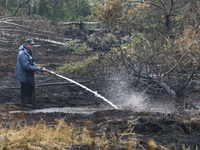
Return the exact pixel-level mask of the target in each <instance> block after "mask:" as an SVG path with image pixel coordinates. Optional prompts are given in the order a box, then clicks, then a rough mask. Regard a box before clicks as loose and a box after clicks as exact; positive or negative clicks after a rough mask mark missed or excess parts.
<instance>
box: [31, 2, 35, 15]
mask: <svg viewBox="0 0 200 150" xmlns="http://www.w3.org/2000/svg"><path fill="white" fill-rule="evenodd" d="M34 2H35V0H31V4H30V15H32V14H33V7H34Z"/></svg>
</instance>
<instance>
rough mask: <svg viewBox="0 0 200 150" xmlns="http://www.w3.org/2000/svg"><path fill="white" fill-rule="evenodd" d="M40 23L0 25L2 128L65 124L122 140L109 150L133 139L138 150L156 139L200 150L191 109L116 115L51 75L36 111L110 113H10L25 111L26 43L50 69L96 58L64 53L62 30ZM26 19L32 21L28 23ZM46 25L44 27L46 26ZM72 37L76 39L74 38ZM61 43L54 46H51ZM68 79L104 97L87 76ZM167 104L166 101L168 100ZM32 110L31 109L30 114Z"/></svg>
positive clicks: (199, 126) (199, 127) (41, 82)
mask: <svg viewBox="0 0 200 150" xmlns="http://www.w3.org/2000/svg"><path fill="white" fill-rule="evenodd" d="M40 19H41V18H13V17H9V18H1V21H0V40H1V42H0V77H1V79H0V80H1V82H0V95H1V97H0V106H1V108H0V111H1V114H0V115H1V119H0V122H1V124H2V125H7V124H8V123H9V122H13V121H16V122H20V121H21V122H22V124H23V122H24V121H26V123H27V124H30V125H31V124H34V123H35V122H40V120H41V119H42V120H43V121H45V122H46V123H47V124H51V125H52V124H56V121H55V120H56V119H60V118H62V119H64V120H65V121H66V122H67V123H74V124H76V125H77V126H79V127H80V128H81V127H83V126H86V127H87V128H88V129H90V130H91V131H94V132H95V134H97V135H99V136H100V135H101V134H102V133H106V137H107V139H108V140H109V137H110V135H113V134H114V135H115V136H116V137H117V140H118V141H117V143H115V144H113V143H112V142H110V147H109V149H126V147H125V143H126V142H128V141H130V139H131V140H132V143H133V145H132V147H133V148H134V149H146V148H147V147H146V140H147V139H149V138H151V139H154V140H155V142H156V143H157V144H158V145H159V147H158V149H164V148H169V149H178V150H179V149H180V150H182V149H184V145H185V148H189V147H190V149H199V147H200V142H199V141H200V118H199V114H200V113H199V111H198V110H196V111H194V110H189V111H181V112H173V113H169V114H168V113H156V112H154V113H152V112H136V111H133V110H131V109H128V110H126V109H124V110H114V109H113V108H112V107H111V106H109V105H108V104H107V103H105V102H104V101H103V100H101V99H99V98H97V97H95V96H94V94H92V93H90V92H88V91H86V90H84V89H82V88H81V87H78V86H77V85H74V84H72V83H69V82H68V81H66V80H63V79H60V78H58V77H56V76H54V75H50V74H48V73H46V72H36V73H35V79H36V108H35V109H39V108H40V109H41V108H51V107H85V106H87V107H91V108H106V109H110V110H102V111H98V112H95V113H93V114H88V115H86V114H68V113H56V112H55V113H36V114H28V113H23V112H22V113H13V114H10V113H9V111H10V110H21V108H20V107H19V88H20V85H19V81H18V80H17V79H16V78H14V68H15V64H16V58H17V53H18V50H17V49H18V47H19V46H20V45H21V44H22V43H23V42H24V39H25V38H33V39H34V41H35V42H36V43H37V46H36V47H35V50H34V56H35V58H36V59H35V63H36V64H39V65H40V66H43V67H45V68H47V69H50V70H53V71H55V72H56V71H57V70H56V69H57V68H58V67H59V66H60V65H62V64H63V63H71V62H76V61H80V60H83V59H85V58H87V57H88V56H90V55H91V53H87V54H71V53H69V51H68V49H65V48H64V46H63V45H64V44H66V43H67V41H66V38H67V37H66V36H64V34H63V32H62V31H63V29H62V30H61V29H60V28H59V26H56V27H55V26H54V25H52V24H51V22H49V21H48V20H43V19H41V20H40ZM25 20H27V21H25ZM44 24H45V25H44ZM70 38H72V36H71V35H70ZM76 38H77V36H76ZM48 40H52V41H57V42H61V43H59V44H58V43H55V42H52V41H48ZM64 76H67V77H69V78H71V79H74V80H76V81H78V82H79V83H82V84H84V85H86V86H87V87H89V88H91V89H93V90H95V91H98V92H100V93H102V94H103V95H104V94H105V91H103V90H102V89H101V87H99V85H98V86H97V85H94V81H92V80H91V79H90V78H88V77H83V76H68V75H64ZM198 96H199V93H198V92H195V93H194V94H192V93H191V96H190V97H189V98H188V99H189V100H188V101H190V102H191V99H192V98H193V99H194V100H195V102H197V101H198V99H199V98H198ZM164 101H165V100H164ZM29 109H31V108H26V110H29ZM71 149H90V146H88V145H85V146H83V145H82V146H81V145H80V146H75V145H74V146H72V148H71Z"/></svg>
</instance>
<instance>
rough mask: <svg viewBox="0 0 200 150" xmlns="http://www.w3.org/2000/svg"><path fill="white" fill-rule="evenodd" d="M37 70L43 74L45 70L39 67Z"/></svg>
mask: <svg viewBox="0 0 200 150" xmlns="http://www.w3.org/2000/svg"><path fill="white" fill-rule="evenodd" d="M37 69H38V71H40V72H43V71H44V69H45V68H44V67H40V66H39V67H37Z"/></svg>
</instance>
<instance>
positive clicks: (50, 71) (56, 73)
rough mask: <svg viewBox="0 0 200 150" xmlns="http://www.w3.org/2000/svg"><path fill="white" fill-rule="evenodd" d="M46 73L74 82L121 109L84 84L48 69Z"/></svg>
mask: <svg viewBox="0 0 200 150" xmlns="http://www.w3.org/2000/svg"><path fill="white" fill-rule="evenodd" d="M44 71H46V72H49V73H51V74H54V75H56V76H58V77H60V78H63V79H65V80H68V81H69V82H72V83H74V84H76V85H78V86H80V87H82V88H84V89H86V90H87V91H89V92H91V93H93V94H94V95H95V96H97V97H99V98H101V99H102V100H104V101H105V102H107V103H108V104H110V105H111V106H112V107H114V108H115V109H119V108H118V107H117V106H116V105H114V104H113V103H112V102H111V101H109V100H107V99H106V98H105V97H103V96H102V95H100V94H98V93H97V92H95V91H92V90H91V89H89V88H87V87H86V86H84V85H82V84H80V83H78V82H76V81H74V80H72V79H69V78H67V77H64V76H62V75H59V74H57V73H55V72H53V71H50V70H47V69H44Z"/></svg>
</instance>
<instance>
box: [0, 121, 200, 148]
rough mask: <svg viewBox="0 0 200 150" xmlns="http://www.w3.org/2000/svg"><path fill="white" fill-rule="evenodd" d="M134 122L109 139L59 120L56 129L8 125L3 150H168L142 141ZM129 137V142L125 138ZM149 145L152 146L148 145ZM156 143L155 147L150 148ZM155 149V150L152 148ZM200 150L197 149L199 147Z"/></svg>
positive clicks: (0, 130)
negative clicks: (76, 148) (83, 149)
mask: <svg viewBox="0 0 200 150" xmlns="http://www.w3.org/2000/svg"><path fill="white" fill-rule="evenodd" d="M135 121H136V120H134V121H132V122H131V123H132V124H131V125H132V126H130V127H129V130H126V131H125V132H124V133H121V134H120V133H119V134H118V136H116V134H114V133H111V134H110V136H109V137H107V136H106V133H105V132H103V133H102V134H101V135H98V133H95V132H94V131H91V130H88V129H87V128H86V127H78V126H75V125H74V124H67V123H66V122H65V121H64V119H60V120H57V125H55V126H50V125H47V124H46V123H45V122H44V121H40V122H39V123H37V124H34V125H29V126H28V125H27V124H26V123H25V124H24V125H23V126H22V125H21V123H20V122H19V123H17V124H16V123H13V124H9V125H8V126H7V127H0V150H22V149H23V150H24V149H28V150H52V149H63V150H64V149H69V148H70V147H72V145H74V146H87V147H88V149H91V150H107V149H120V148H121V149H127V150H134V149H133V147H134V148H136V149H142V150H146V149H149V147H150V149H156V148H157V149H160V150H169V149H170V148H169V147H174V148H175V149H176V146H175V145H174V146H172V145H171V146H170V145H157V144H156V143H155V141H154V140H153V139H149V140H147V141H142V142H141V139H140V140H139V139H138V138H137V135H136V134H135V133H134V132H132V130H133V128H134V125H135ZM125 136H128V138H125ZM148 141H150V142H148ZM141 143H143V144H141ZM152 143H153V146H151V145H152ZM152 147H153V148H152ZM182 149H183V150H190V149H191V148H190V146H189V147H188V146H185V145H182ZM197 149H198V147H197Z"/></svg>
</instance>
